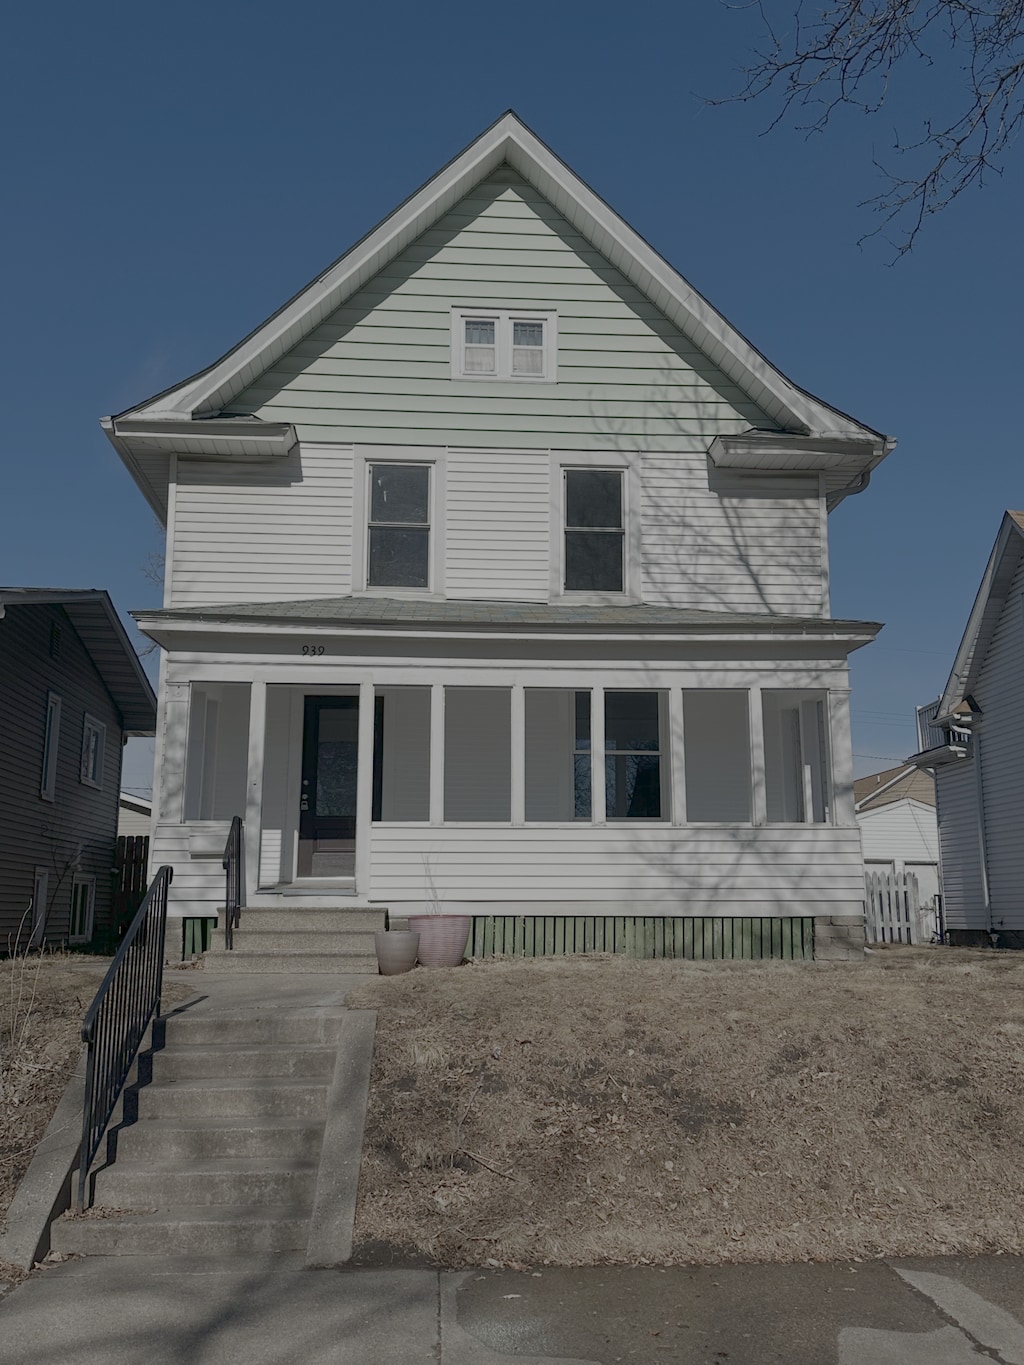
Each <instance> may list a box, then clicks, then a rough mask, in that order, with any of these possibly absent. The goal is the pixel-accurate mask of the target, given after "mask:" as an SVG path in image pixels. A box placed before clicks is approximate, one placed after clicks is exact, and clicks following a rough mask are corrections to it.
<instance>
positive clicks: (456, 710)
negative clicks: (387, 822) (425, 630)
mask: <svg viewBox="0 0 1024 1365" xmlns="http://www.w3.org/2000/svg"><path fill="white" fill-rule="evenodd" d="M444 818H445V820H448V821H455V822H461V821H469V822H472V821H501V822H505V823H507V822H508V821H510V820H511V819H512V697H511V693H510V692H509V690H508V688H505V687H446V688H445V690H444Z"/></svg>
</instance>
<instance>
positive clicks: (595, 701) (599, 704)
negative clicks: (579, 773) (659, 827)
mask: <svg viewBox="0 0 1024 1365" xmlns="http://www.w3.org/2000/svg"><path fill="white" fill-rule="evenodd" d="M604 796H605V792H604V688H603V687H601V686H596V687H592V688H591V689H590V823H591V824H592V825H603V824H604V823H605V820H606V811H605V803H604Z"/></svg>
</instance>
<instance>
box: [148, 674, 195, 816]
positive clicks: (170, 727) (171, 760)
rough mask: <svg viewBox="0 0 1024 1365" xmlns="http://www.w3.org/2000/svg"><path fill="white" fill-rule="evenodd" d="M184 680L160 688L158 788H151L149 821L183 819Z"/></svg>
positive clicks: (186, 692) (186, 697)
mask: <svg viewBox="0 0 1024 1365" xmlns="http://www.w3.org/2000/svg"><path fill="white" fill-rule="evenodd" d="M190 695H191V689H190V687H189V685H188V683H184V682H169V683H167V685H166V686H165V687H164V689H163V695H162V697H161V701H162V703H163V715H162V717H161V718H160V719H162V722H163V723H162V724H158V728H157V736H156V758H157V772H158V773H159V774H160V787H159V790H158V791H154V793H153V795H154V797H155V798H156V804H155V806H154V810H153V824H154V825H156V824H159V823H162V824H166V825H177V824H180V823H181V822H182V820H184V818H185V770H186V766H187V765H186V752H185V751H186V748H187V745H188V709H189V698H190Z"/></svg>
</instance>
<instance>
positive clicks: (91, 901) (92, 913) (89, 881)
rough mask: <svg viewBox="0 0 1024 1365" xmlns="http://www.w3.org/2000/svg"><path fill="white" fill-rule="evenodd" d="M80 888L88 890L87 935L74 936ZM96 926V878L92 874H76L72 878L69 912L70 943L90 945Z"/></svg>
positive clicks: (86, 908) (86, 902)
mask: <svg viewBox="0 0 1024 1365" xmlns="http://www.w3.org/2000/svg"><path fill="white" fill-rule="evenodd" d="M79 887H85V888H86V901H85V911H86V913H85V933H84V934H73V933H72V932H71V930H72V929H73V928H74V922H75V899H76V895H75V893H76V892H77V891H78V888H79ZM95 926H96V878H95V877H94V876H93V875H92V874H91V873H86V872H76V873H75V874H74V876H73V877H72V878H71V906H70V909H69V911H68V943H89V942H91V940H92V936H93V930H94V929H95Z"/></svg>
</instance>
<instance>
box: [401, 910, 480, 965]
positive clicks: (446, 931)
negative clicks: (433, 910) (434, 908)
mask: <svg viewBox="0 0 1024 1365" xmlns="http://www.w3.org/2000/svg"><path fill="white" fill-rule="evenodd" d="M470 924H471V920H470V917H469V915H410V916H409V928H410V929H414V930H416V932H417V933H418V934H419V936H420V962H421V964H422V965H423V966H424V967H457V966H458V965H459V963H460V962H461V961H462V959H463V956H464V955H465V952H466V944H467V943H468V942H469V927H470Z"/></svg>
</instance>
